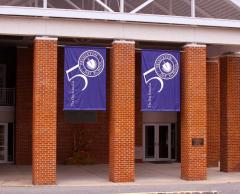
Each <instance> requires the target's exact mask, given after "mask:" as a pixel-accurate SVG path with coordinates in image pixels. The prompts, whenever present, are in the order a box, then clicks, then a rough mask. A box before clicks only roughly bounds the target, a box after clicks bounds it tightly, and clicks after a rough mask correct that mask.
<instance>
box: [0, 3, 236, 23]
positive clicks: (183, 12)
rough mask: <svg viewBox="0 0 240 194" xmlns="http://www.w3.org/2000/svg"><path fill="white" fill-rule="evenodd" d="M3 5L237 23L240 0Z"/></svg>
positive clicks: (6, 4) (7, 4)
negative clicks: (228, 20)
mask: <svg viewBox="0 0 240 194" xmlns="http://www.w3.org/2000/svg"><path fill="white" fill-rule="evenodd" d="M2 6H5V7H6V6H7V7H28V8H44V9H47V8H55V9H69V10H85V11H86V10H87V11H102V12H110V13H126V14H127V13H130V14H137V13H139V14H151V15H169V16H187V17H193V18H195V17H200V18H201V17H202V18H219V19H232V20H240V14H239V13H240V1H239V0H164V1H163V0H11V1H10V0H0V7H2ZM49 11H50V12H51V10H49Z"/></svg>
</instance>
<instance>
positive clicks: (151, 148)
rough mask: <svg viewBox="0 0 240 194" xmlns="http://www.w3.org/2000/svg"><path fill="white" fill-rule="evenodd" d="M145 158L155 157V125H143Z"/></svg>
mask: <svg viewBox="0 0 240 194" xmlns="http://www.w3.org/2000/svg"><path fill="white" fill-rule="evenodd" d="M145 158H146V159H154V158H155V126H154V125H146V127H145Z"/></svg>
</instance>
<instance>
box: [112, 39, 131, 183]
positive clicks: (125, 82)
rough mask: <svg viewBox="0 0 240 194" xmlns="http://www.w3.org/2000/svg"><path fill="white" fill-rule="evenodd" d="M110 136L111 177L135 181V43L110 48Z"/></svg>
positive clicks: (119, 44) (119, 180) (124, 43)
mask: <svg viewBox="0 0 240 194" xmlns="http://www.w3.org/2000/svg"><path fill="white" fill-rule="evenodd" d="M109 69H110V71H109V72H110V98H109V133H110V135H109V138H110V145H109V146H110V147H109V149H110V158H109V159H110V161H109V166H110V180H111V181H113V182H130V181H134V177H135V164H134V149H135V148H134V130H135V43H134V42H130V41H114V42H113V45H112V49H111V65H110V67H109Z"/></svg>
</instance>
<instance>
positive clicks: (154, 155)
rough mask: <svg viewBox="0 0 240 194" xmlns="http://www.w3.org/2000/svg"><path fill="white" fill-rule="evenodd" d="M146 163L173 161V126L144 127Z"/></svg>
mask: <svg viewBox="0 0 240 194" xmlns="http://www.w3.org/2000/svg"><path fill="white" fill-rule="evenodd" d="M143 153H144V157H143V160H144V161H167V160H171V125H170V124H146V125H144V127H143Z"/></svg>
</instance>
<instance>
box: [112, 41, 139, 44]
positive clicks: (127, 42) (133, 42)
mask: <svg viewBox="0 0 240 194" xmlns="http://www.w3.org/2000/svg"><path fill="white" fill-rule="evenodd" d="M113 44H135V41H133V40H114V41H113Z"/></svg>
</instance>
